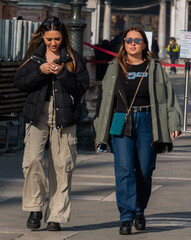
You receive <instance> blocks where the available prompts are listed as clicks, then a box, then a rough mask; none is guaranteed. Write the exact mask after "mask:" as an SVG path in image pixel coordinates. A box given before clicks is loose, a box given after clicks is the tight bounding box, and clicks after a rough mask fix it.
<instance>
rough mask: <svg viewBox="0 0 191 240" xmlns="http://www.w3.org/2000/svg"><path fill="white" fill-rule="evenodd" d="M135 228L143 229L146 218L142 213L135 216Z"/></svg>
mask: <svg viewBox="0 0 191 240" xmlns="http://www.w3.org/2000/svg"><path fill="white" fill-rule="evenodd" d="M135 228H136V229H137V230H145V228H146V219H145V216H144V215H143V214H142V215H138V216H136V218H135Z"/></svg>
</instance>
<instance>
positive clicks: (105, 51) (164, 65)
mask: <svg viewBox="0 0 191 240" xmlns="http://www.w3.org/2000/svg"><path fill="white" fill-rule="evenodd" d="M83 44H84V45H86V46H88V47H91V48H94V49H96V50H99V51H101V52H104V53H107V54H110V55H112V56H115V57H116V56H117V53H114V52H111V51H108V50H106V49H104V48H101V47H97V46H95V45H92V44H90V43H87V42H83ZM88 62H90V63H102V64H103V63H108V62H109V61H105V60H88ZM161 64H162V66H163V67H183V68H185V64H171V63H161Z"/></svg>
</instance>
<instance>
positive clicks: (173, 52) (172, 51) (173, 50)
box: [167, 37, 179, 74]
mask: <svg viewBox="0 0 191 240" xmlns="http://www.w3.org/2000/svg"><path fill="white" fill-rule="evenodd" d="M167 53H168V54H169V56H170V60H171V64H175V62H176V60H177V59H178V58H179V56H178V54H179V47H178V44H177V43H176V39H175V38H174V37H171V38H170V43H169V44H168V46H167ZM170 73H171V74H176V67H171V68H170Z"/></svg>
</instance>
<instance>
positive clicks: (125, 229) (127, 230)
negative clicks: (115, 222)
mask: <svg viewBox="0 0 191 240" xmlns="http://www.w3.org/2000/svg"><path fill="white" fill-rule="evenodd" d="M131 232H132V222H130V221H126V222H122V223H121V226H120V229H119V234H121V235H130V234H131Z"/></svg>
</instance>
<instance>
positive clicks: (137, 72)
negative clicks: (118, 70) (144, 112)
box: [124, 62, 150, 106]
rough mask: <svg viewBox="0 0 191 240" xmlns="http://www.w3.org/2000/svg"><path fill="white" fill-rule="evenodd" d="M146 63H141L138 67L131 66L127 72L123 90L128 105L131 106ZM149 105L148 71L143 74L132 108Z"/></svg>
mask: <svg viewBox="0 0 191 240" xmlns="http://www.w3.org/2000/svg"><path fill="white" fill-rule="evenodd" d="M147 64H148V63H147V62H144V63H141V64H139V65H132V66H131V67H130V69H129V70H128V73H127V75H126V78H125V80H124V90H125V94H126V97H127V100H128V103H129V105H130V104H131V102H132V100H133V97H134V95H135V92H136V89H137V86H138V84H139V82H140V80H141V78H142V76H143V74H144V72H145V69H146V67H147ZM148 105H150V99H149V87H148V70H147V72H146V73H145V75H144V77H143V80H142V83H141V86H140V88H139V91H138V93H137V96H136V98H135V101H134V104H133V106H148Z"/></svg>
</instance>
